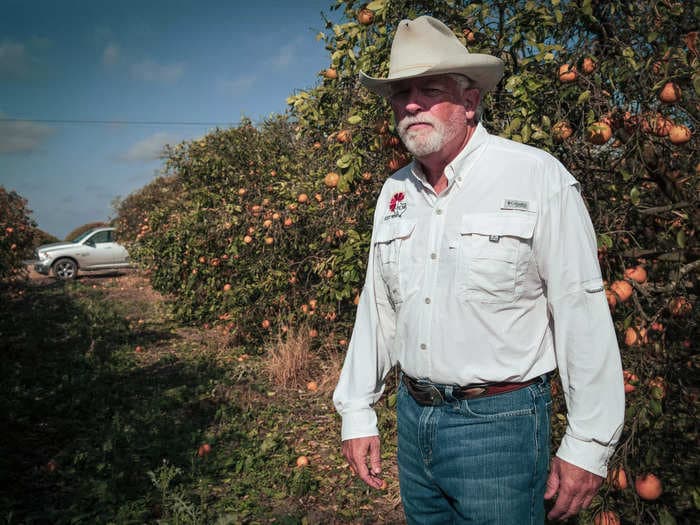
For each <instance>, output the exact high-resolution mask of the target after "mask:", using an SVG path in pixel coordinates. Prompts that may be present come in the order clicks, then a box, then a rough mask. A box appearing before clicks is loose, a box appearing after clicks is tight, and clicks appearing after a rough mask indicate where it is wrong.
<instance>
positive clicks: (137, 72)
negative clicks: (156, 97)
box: [131, 60, 185, 82]
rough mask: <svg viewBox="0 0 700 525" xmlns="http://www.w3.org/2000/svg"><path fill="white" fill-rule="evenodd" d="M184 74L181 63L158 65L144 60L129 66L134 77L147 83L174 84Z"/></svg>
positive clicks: (183, 67)
mask: <svg viewBox="0 0 700 525" xmlns="http://www.w3.org/2000/svg"><path fill="white" fill-rule="evenodd" d="M184 72H185V66H184V65H183V64H182V63H175V64H158V63H156V62H154V61H153V60H144V61H143V62H138V63H136V64H133V65H132V66H131V73H132V74H133V75H134V77H136V78H138V79H141V80H146V81H149V82H175V81H176V80H177V79H179V78H180V77H181V76H182V75H183V73H184Z"/></svg>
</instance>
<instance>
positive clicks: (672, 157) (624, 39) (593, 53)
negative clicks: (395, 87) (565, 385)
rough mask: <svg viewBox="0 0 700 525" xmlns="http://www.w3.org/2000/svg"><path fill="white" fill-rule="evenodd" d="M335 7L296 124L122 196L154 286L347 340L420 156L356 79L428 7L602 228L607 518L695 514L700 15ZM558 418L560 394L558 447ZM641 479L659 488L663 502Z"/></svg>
mask: <svg viewBox="0 0 700 525" xmlns="http://www.w3.org/2000/svg"><path fill="white" fill-rule="evenodd" d="M332 9H337V10H340V11H341V12H342V15H343V16H342V18H343V20H342V21H341V22H340V23H338V24H334V23H331V22H327V23H326V27H325V28H324V30H323V31H322V32H321V33H320V35H319V36H320V38H322V39H323V40H324V42H325V45H326V48H327V49H328V52H329V63H328V64H327V67H326V68H324V69H323V70H322V71H321V72H320V75H321V81H320V82H319V83H318V85H317V86H315V87H314V88H313V89H310V90H308V91H300V92H296V93H294V94H292V95H291V96H290V97H289V99H288V104H289V112H288V114H287V115H284V116H279V117H274V118H271V119H269V120H268V121H266V122H265V123H263V124H262V125H260V126H253V125H252V124H251V123H250V122H244V123H242V124H241V125H240V126H239V127H237V128H234V129H230V130H217V131H215V132H213V133H211V134H209V135H207V136H206V137H203V138H202V139H200V140H197V141H192V142H189V143H183V144H180V145H178V146H176V147H174V148H171V149H170V151H169V155H168V160H167V163H166V170H167V171H168V176H167V177H166V178H163V179H159V180H157V181H156V182H154V183H153V184H151V185H149V186H147V187H146V188H144V190H142V192H140V193H138V194H135V195H133V196H130V197H129V198H128V199H127V200H126V201H125V202H124V203H122V208H121V209H120V221H121V224H122V225H123V227H124V229H125V231H127V232H129V233H130V235H131V237H132V239H133V240H134V241H135V244H134V246H133V247H132V253H133V254H134V255H135V256H136V257H137V258H138V259H140V260H141V261H142V263H143V264H144V266H145V267H146V269H147V271H149V272H151V277H152V280H153V283H154V285H155V286H156V287H157V288H158V289H160V290H162V291H165V292H168V293H170V294H173V295H174V296H175V297H176V299H177V300H176V301H175V304H176V308H177V309H178V311H179V313H180V315H181V316H182V317H183V318H184V319H187V320H190V321H193V322H218V323H220V325H221V327H222V329H223V330H227V331H231V332H233V333H235V334H237V335H239V336H240V341H241V342H244V343H249V344H253V343H254V344H258V343H260V342H261V341H265V340H266V337H267V335H268V334H271V333H274V334H276V333H277V332H278V331H284V330H285V329H287V328H288V327H290V326H293V325H294V324H295V323H299V322H300V321H301V320H306V321H308V322H310V323H311V325H312V326H314V327H315V328H316V329H318V331H319V332H320V333H321V335H325V336H327V337H325V340H326V341H330V342H331V343H333V342H337V341H338V340H340V339H343V338H346V337H347V336H348V334H349V330H350V327H351V325H352V321H353V313H354V304H353V302H354V298H355V297H356V295H357V293H358V291H359V289H360V287H361V283H362V277H363V274H364V269H365V266H364V265H365V259H366V255H367V249H368V242H369V236H370V226H371V217H372V210H373V206H374V199H375V198H376V195H377V193H378V190H379V188H380V186H381V183H382V181H383V180H384V179H385V178H386V176H387V175H388V173H390V172H391V171H394V170H395V169H397V168H398V167H400V166H401V165H402V164H404V163H405V162H407V160H408V157H407V156H406V154H405V152H404V150H403V149H402V147H401V145H400V142H399V141H398V139H397V137H396V135H395V133H394V126H393V123H392V121H391V119H390V118H389V112H388V107H387V106H386V104H385V103H384V102H383V101H382V100H378V99H377V98H376V97H375V96H373V95H371V94H370V93H368V92H367V91H366V90H364V89H363V88H362V87H361V86H359V84H358V81H357V74H358V72H359V70H363V71H365V72H368V73H370V74H373V75H376V76H385V75H386V72H387V67H388V64H387V59H388V54H389V49H390V44H391V35H392V33H393V30H394V28H395V27H396V24H397V22H398V21H399V20H400V19H402V18H412V17H414V16H417V15H419V14H425V13H428V14H432V15H434V16H436V17H437V18H440V19H442V20H443V21H445V22H446V23H447V24H448V25H449V26H450V27H451V28H453V29H454V30H455V32H456V34H457V36H458V37H459V38H461V39H462V40H463V41H464V43H465V44H466V45H467V46H468V47H469V48H470V50H471V51H473V52H475V51H476V52H486V53H492V54H495V55H498V56H500V57H501V58H502V59H503V60H504V61H505V63H506V76H505V77H504V80H503V82H502V83H501V84H500V85H499V86H498V87H497V89H496V90H495V91H494V92H493V93H492V94H489V95H488V96H487V99H486V101H485V107H484V114H483V120H484V122H485V124H486V126H487V127H488V128H489V129H490V130H491V131H492V132H494V133H499V134H501V135H503V136H505V137H508V138H511V139H513V140H516V141H521V142H525V143H529V144H532V145H535V146H537V147H540V148H544V149H547V150H549V151H551V152H552V153H554V154H555V155H556V156H557V157H558V158H559V159H560V160H561V161H562V162H563V163H564V164H565V165H566V166H567V167H568V169H569V170H570V171H571V172H572V173H573V174H574V175H575V176H576V178H577V179H578V180H579V181H580V182H581V184H582V187H583V193H584V197H585V198H586V201H587V203H588V206H589V208H590V212H591V216H592V219H593V222H594V224H595V226H596V231H597V232H598V237H599V259H600V262H601V269H602V271H603V275H604V277H605V279H606V281H607V282H608V283H609V285H610V289H609V290H607V293H608V299H609V303H610V305H611V314H612V316H613V320H614V323H615V327H616V330H617V332H618V335H619V341H620V346H621V349H622V359H623V365H624V368H625V370H626V381H627V390H628V401H627V404H628V410H627V418H626V424H625V429H624V432H623V436H622V442H621V445H620V447H619V448H618V452H617V453H616V455H615V457H614V459H613V465H612V466H613V467H614V469H619V468H621V469H624V470H625V472H626V475H627V477H628V479H629V484H630V487H628V488H626V489H620V488H618V487H619V486H620V485H619V483H618V482H612V481H611V482H610V483H609V484H606V485H605V488H604V490H603V491H601V494H600V496H599V497H598V498H597V499H596V501H595V505H594V512H597V511H610V512H614V513H617V514H618V515H620V516H621V517H622V520H623V521H624V522H634V523H663V524H672V523H691V522H692V521H693V518H692V516H693V515H694V513H697V510H698V508H699V507H700V488H699V487H698V484H697V480H696V475H695V473H696V470H697V467H698V461H697V459H698V455H697V448H696V447H695V446H694V445H695V444H696V442H697V435H698V433H697V432H698V429H697V423H696V415H697V414H696V409H695V405H696V402H697V396H698V389H697V388H698V387H697V383H696V379H695V376H696V373H695V372H696V370H697V366H698V361H697V357H696V356H695V355H694V354H693V353H692V344H693V341H695V340H696V339H697V316H696V315H694V312H695V304H696V302H697V294H698V289H697V269H698V266H699V264H700V263H698V246H697V241H696V225H697V220H698V195H699V192H698V190H699V189H700V188H698V167H697V164H696V162H697V160H696V153H697V138H696V134H695V130H696V127H697V117H698V109H699V107H700V106H699V105H698V103H699V101H698V90H699V89H700V85H699V84H700V75H699V73H698V50H697V45H698V37H697V32H696V27H695V24H696V20H697V15H698V14H699V13H698V12H694V11H693V7H692V6H690V5H688V4H687V3H681V2H673V1H670V0H667V1H662V2H659V1H651V0H642V1H640V2H637V3H635V5H634V6H632V5H631V4H628V3H627V2H619V1H612V2H600V1H593V0H579V1H565V0H560V1H557V0H549V1H541V2H536V1H533V0H511V1H507V2H506V1H496V0H491V1H482V2H466V1H458V2H444V3H442V2H441V3H436V2H421V1H416V0H413V1H408V0H391V1H389V0H376V1H373V2H370V3H368V4H364V3H359V2H355V1H353V0H338V1H337V2H336V3H335V4H334V5H333V6H332ZM696 11H697V10H696ZM563 412H564V411H563V407H562V401H561V396H558V397H557V403H556V405H555V417H554V419H553V423H554V438H555V439H558V438H559V437H560V434H561V432H562V431H563V428H564V423H565V416H564V414H563ZM647 473H651V474H653V475H654V476H655V477H656V478H658V479H659V480H660V483H661V485H662V492H661V494H660V495H659V496H658V497H655V498H654V499H650V498H651V497H652V496H656V494H655V490H654V487H653V486H652V487H651V490H650V489H649V485H650V484H651V485H653V484H654V478H652V477H644V476H645V475H646V474H647ZM637 478H639V491H636V490H635V481H636V480H637ZM656 492H658V490H656ZM581 519H582V520H583V521H584V522H585V521H587V520H590V519H591V516H590V515H589V514H584V515H583V516H582V518H581Z"/></svg>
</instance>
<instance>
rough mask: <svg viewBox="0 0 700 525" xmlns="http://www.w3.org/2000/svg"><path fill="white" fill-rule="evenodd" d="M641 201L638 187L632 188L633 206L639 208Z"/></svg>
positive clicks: (631, 198)
mask: <svg viewBox="0 0 700 525" xmlns="http://www.w3.org/2000/svg"><path fill="white" fill-rule="evenodd" d="M639 199H640V191H639V188H638V187H637V186H635V187H634V188H632V190H631V191H630V201H632V204H634V205H635V206H639Z"/></svg>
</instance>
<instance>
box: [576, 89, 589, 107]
mask: <svg viewBox="0 0 700 525" xmlns="http://www.w3.org/2000/svg"><path fill="white" fill-rule="evenodd" d="M590 98H591V90H590V89H587V90H586V91H584V92H583V93H581V94H580V95H579V96H578V100H577V101H576V103H577V104H583V103H584V102H587V101H588V99H590Z"/></svg>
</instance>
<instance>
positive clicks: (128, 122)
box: [0, 117, 240, 126]
mask: <svg viewBox="0 0 700 525" xmlns="http://www.w3.org/2000/svg"><path fill="white" fill-rule="evenodd" d="M0 122H34V123H40V124H97V125H119V126H238V125H240V122H186V121H166V120H81V119H37V118H8V117H0Z"/></svg>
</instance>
